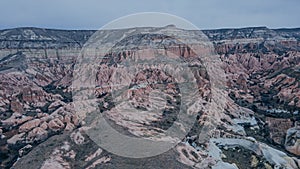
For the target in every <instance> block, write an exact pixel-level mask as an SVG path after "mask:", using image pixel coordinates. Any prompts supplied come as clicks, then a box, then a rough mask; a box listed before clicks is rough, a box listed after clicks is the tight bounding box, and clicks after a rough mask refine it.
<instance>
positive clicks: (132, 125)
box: [0, 27, 300, 169]
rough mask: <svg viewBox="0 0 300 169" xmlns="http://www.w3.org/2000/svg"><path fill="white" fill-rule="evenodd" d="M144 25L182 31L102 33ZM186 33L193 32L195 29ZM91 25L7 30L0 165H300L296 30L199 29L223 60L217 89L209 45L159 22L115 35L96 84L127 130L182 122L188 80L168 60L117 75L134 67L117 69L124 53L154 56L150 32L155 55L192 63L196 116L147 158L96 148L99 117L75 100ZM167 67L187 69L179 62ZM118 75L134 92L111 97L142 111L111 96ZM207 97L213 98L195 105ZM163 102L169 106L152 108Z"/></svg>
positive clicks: (135, 133) (148, 132)
mask: <svg viewBox="0 0 300 169" xmlns="http://www.w3.org/2000/svg"><path fill="white" fill-rule="evenodd" d="M145 30H147V31H150V32H151V31H152V30H155V31H154V32H164V31H166V32H172V31H174V32H176V31H178V29H177V28H174V27H165V28H160V29H155V28H139V29H125V30H105V31H102V32H103V33H104V34H107V36H108V38H107V39H109V37H112V36H118V34H120V35H122V34H126V33H128V32H132V31H136V32H139V31H140V32H142V31H145ZM189 32H190V33H188V34H187V35H185V36H186V37H187V38H192V36H191V37H190V35H194V34H199V31H189ZM93 33H95V31H66V30H50V29H39V28H16V29H8V30H1V31H0V79H1V80H0V120H1V121H0V150H1V151H0V168H55V169H56V168H88V169H91V168H167V167H168V168H201V169H202V168H241V169H243V168H267V169H269V168H300V159H299V157H300V124H299V120H300V119H299V118H300V114H299V113H300V112H299V111H300V80H299V79H300V29H268V28H266V27H254V28H242V29H219V30H204V31H203V33H204V34H205V35H206V36H207V38H208V40H210V42H211V43H212V44H213V47H214V49H215V54H216V56H217V57H216V58H217V59H218V61H220V65H216V66H218V67H219V69H222V70H223V71H224V73H225V74H224V75H225V78H226V81H225V83H224V86H223V88H222V90H220V91H219V90H216V89H214V88H213V87H214V83H213V81H214V78H216V77H212V76H210V75H212V74H214V75H215V76H221V75H222V74H220V73H219V72H213V71H218V70H219V69H213V71H212V70H210V69H208V68H207V67H206V68H205V67H203V65H204V64H203V62H205V58H201V57H200V59H198V55H197V54H199V52H200V54H203V52H205V51H204V50H203V49H202V48H201V46H193V44H191V46H193V50H191V49H190V48H189V45H186V44H182V43H181V42H179V41H176V40H174V39H172V37H169V36H162V35H159V34H155V33H153V32H152V33H151V34H150V35H148V36H133V37H130V38H128V39H123V41H120V42H119V43H118V44H117V45H116V46H114V48H113V50H112V51H111V52H110V53H106V54H105V55H104V58H105V59H103V60H102V61H101V62H99V65H100V67H99V69H98V72H97V77H96V79H97V81H96V84H97V86H102V87H98V88H96V90H95V91H96V92H95V93H96V95H95V97H97V99H99V109H100V110H101V113H102V114H103V115H104V116H105V119H106V121H108V122H109V124H110V125H111V126H113V127H114V128H115V129H116V130H118V131H119V132H120V133H123V134H125V135H128V136H131V137H149V136H152V135H157V134H160V133H162V131H163V130H167V129H168V128H170V126H172V125H173V123H176V122H175V121H176V119H177V116H178V112H179V109H180V107H179V104H180V102H181V101H182V99H183V96H182V92H183V90H182V89H181V88H180V87H179V86H180V85H179V84H177V83H176V79H174V78H173V77H172V75H171V74H170V73H166V72H163V71H161V70H162V69H163V68H165V67H166V65H165V64H164V62H163V61H162V62H159V63H155V64H156V66H154V67H144V66H142V69H143V71H140V72H139V73H137V74H136V76H135V77H133V78H132V77H131V80H130V81H128V79H129V76H125V75H124V76H117V75H118V73H119V74H121V75H122V73H124V72H126V71H128V72H129V71H130V70H129V69H127V68H126V67H120V68H119V67H118V65H119V64H120V63H121V62H122V61H125V60H128V59H133V58H134V59H136V58H138V59H141V60H143V59H144V60H147V61H148V60H151V58H153V57H155V56H156V54H154V53H153V52H151V51H149V50H147V46H149V44H150V41H153V42H151V46H152V47H154V48H155V49H157V51H158V53H159V54H161V55H166V56H168V57H173V55H175V56H179V57H180V58H181V59H183V60H184V61H185V62H186V63H188V65H189V67H193V68H192V69H191V70H192V73H193V75H194V77H195V79H196V84H197V92H199V93H198V94H199V98H201V99H199V98H198V97H197V98H196V101H195V104H193V105H192V106H190V107H191V108H190V110H191V111H192V112H193V113H194V115H195V117H196V119H195V124H193V126H192V129H191V130H190V131H189V132H188V134H187V135H186V137H185V138H184V139H182V140H181V141H180V143H179V144H178V145H177V146H176V147H174V148H172V149H171V150H169V151H167V152H165V153H163V154H160V155H158V156H153V157H147V158H142V159H135V158H127V157H122V156H118V155H115V154H113V153H110V152H108V151H106V150H105V149H103V148H101V147H99V146H98V145H97V144H96V143H95V142H94V141H93V140H92V139H91V138H90V136H89V135H88V134H87V133H88V130H89V128H90V127H91V124H92V123H89V120H87V119H85V118H84V117H85V116H86V115H85V114H78V113H76V111H75V110H74V104H73V102H72V101H73V97H72V85H71V84H72V80H73V76H74V75H73V70H74V67H75V64H76V59H77V57H78V56H79V54H80V52H81V50H82V48H83V47H84V44H85V43H86V42H87V41H88V39H89V38H90V37H91V36H92V35H93ZM107 39H104V40H103V41H105V40H107ZM106 43H108V42H106ZM137 45H138V46H139V48H138V49H137V48H134V47H135V46H137ZM164 52H165V53H164ZM172 72H173V73H175V74H176V73H177V74H180V69H179V68H178V69H177V67H175V68H174V70H173V69H172ZM114 73H115V74H114ZM114 78H115V79H114ZM112 79H114V80H115V81H113V80H112ZM116 81H117V82H119V83H120V84H122V83H128V85H129V86H130V90H128V91H127V90H126V93H125V94H120V95H117V96H119V97H116V94H115V93H113V94H115V96H114V97H116V98H117V99H118V98H120V100H122V99H124V98H125V96H126V97H127V98H128V99H129V102H130V103H131V105H132V106H133V107H134V108H135V110H138V112H137V113H139V115H138V116H137V115H136V114H134V113H135V112H133V111H128V109H129V108H128V107H126V106H124V105H123V104H122V103H121V102H120V103H115V102H114V101H113V100H112V93H111V92H110V91H111V89H113V87H111V86H112V85H111V84H114V83H113V82H116ZM145 84H146V85H145ZM103 86H108V87H103ZM114 89H116V90H121V88H118V87H116V88H114ZM162 93H163V94H162ZM150 96H151V97H150ZM163 100H167V102H166V104H163ZM193 101H194V100H193ZM200 102H201V104H204V103H205V104H208V105H211V108H210V109H206V108H204V109H196V108H194V107H193V106H194V105H197V104H199V105H200ZM150 103H151V104H150ZM222 103H224V105H222V107H221V108H220V107H219V105H220V104H222ZM196 107H197V106H196ZM161 108H165V109H164V110H163V113H157V112H158V111H157V110H160V109H161ZM120 110H121V111H120ZM196 110H197V111H196ZM149 111H151V112H152V113H148V112H149ZM120 112H122V113H120ZM145 112H147V113H145ZM176 125H178V126H181V125H184V124H180V123H176ZM203 133H205V135H204V136H203Z"/></svg>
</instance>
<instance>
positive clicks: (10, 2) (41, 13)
mask: <svg viewBox="0 0 300 169" xmlns="http://www.w3.org/2000/svg"><path fill="white" fill-rule="evenodd" d="M299 11H300V0H248V1H246V0H147V1H146V0H105V1H104V0H1V1H0V29H6V28H15V27H41V28H56V29H76V30H78V29H99V28H101V27H102V26H104V25H105V24H107V23H109V22H111V21H113V20H115V19H117V18H119V17H123V16H126V15H129V14H134V13H138V12H163V13H169V14H172V15H176V16H179V17H182V18H184V19H186V20H188V21H190V22H191V23H193V24H194V25H196V26H197V27H198V28H200V29H218V28H241V27H252V26H267V27H269V28H295V27H300V17H299Z"/></svg>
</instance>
